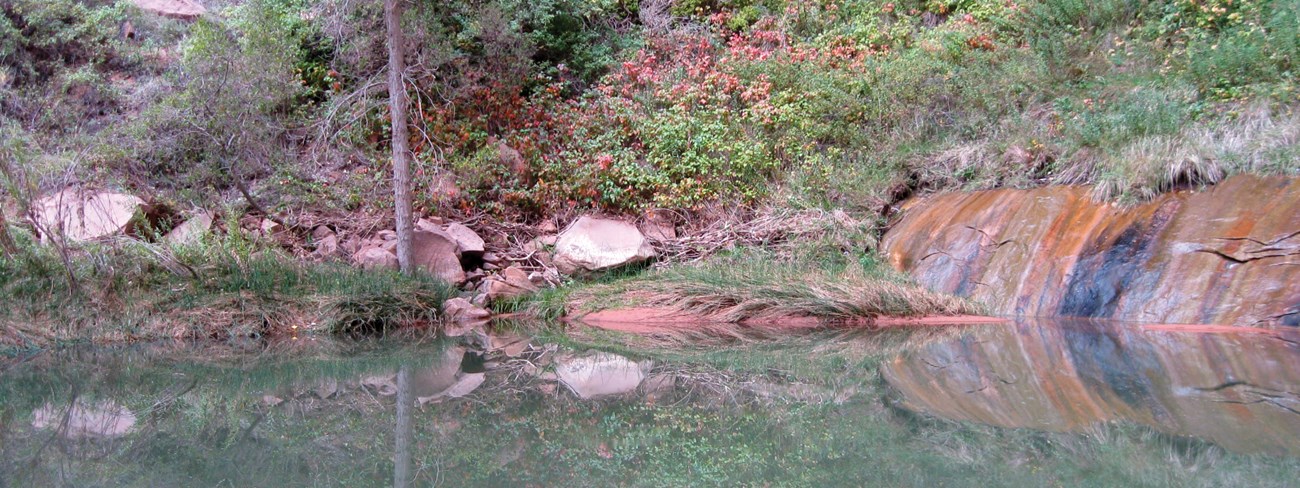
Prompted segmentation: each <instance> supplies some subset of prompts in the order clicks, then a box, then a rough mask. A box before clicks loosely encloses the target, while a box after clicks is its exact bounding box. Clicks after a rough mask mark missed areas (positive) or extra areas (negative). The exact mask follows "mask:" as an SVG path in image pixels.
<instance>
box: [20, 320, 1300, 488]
mask: <svg viewBox="0 0 1300 488" xmlns="http://www.w3.org/2000/svg"><path fill="white" fill-rule="evenodd" d="M537 328H539V327H538V326H537V325H536V324H532V325H527V326H525V327H523V328H522V329H516V330H536V329H537ZM1298 341H1300V334H1295V333H1293V332H1291V331H1274V332H1271V333H1250V334H1243V333H1232V334H1224V333H1214V332H1205V331H1196V332H1188V331H1179V330H1167V329H1162V328H1144V327H1142V326H1137V325H1132V324H1117V323H1103V322H1090V321H1021V322H1018V323H1014V324H1005V325H996V326H958V327H946V328H927V329H921V330H915V331H898V330H894V331H874V332H872V331H853V330H820V331H804V332H800V333H797V334H792V335H783V336H775V337H774V336H771V335H767V336H764V337H758V336H757V335H755V336H753V337H746V336H745V334H738V335H735V336H731V337H728V338H727V339H716V340H708V339H703V340H701V339H700V338H691V339H689V340H686V339H683V338H681V337H677V338H673V337H662V338H655V339H653V340H650V339H629V338H627V337H619V336H611V335H606V334H602V333H599V332H596V331H589V330H585V329H572V328H571V329H570V330H569V331H568V332H566V333H565V334H563V335H560V334H541V335H522V334H520V333H517V332H502V331H498V332H493V333H478V334H471V335H469V336H466V337H461V338H456V339H424V340H410V339H408V340H403V341H379V342H338V341H326V340H324V339H311V338H307V337H303V338H297V339H286V340H278V341H272V342H249V343H242V344H207V345H203V346H201V347H200V346H195V345H176V344H152V345H145V346H136V347H130V348H120V349H89V348H86V349H73V350H64V351H57V352H44V353H38V354H31V355H22V356H16V357H6V358H0V368H3V369H2V370H0V487H9V486H14V487H19V486H21V487H26V486H393V485H402V484H405V485H409V486H980V487H988V486H1035V487H1036V486H1300V485H1298V484H1297V483H1300V481H1298V480H1300V343H1298ZM686 343H690V344H692V345H691V346H686V345H684V344H686Z"/></svg>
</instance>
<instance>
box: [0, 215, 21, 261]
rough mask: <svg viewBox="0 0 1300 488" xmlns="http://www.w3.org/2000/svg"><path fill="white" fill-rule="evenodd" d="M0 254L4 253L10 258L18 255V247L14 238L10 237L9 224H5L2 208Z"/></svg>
mask: <svg viewBox="0 0 1300 488" xmlns="http://www.w3.org/2000/svg"><path fill="white" fill-rule="evenodd" d="M0 253H4V255H5V257H9V258H12V257H15V256H17V255H18V245H17V244H14V240H13V238H12V237H10V236H9V223H8V222H5V211H4V209H3V208H0Z"/></svg>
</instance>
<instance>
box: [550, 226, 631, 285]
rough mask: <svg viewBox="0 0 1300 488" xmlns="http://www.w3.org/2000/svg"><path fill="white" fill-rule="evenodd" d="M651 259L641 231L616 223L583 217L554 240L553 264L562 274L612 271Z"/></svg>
mask: <svg viewBox="0 0 1300 488" xmlns="http://www.w3.org/2000/svg"><path fill="white" fill-rule="evenodd" d="M654 256H655V250H654V246H652V245H650V241H649V240H648V239H646V238H645V236H644V235H642V234H641V231H640V230H637V228H636V226H635V225H632V224H629V223H627V222H623V221H619V220H610V219H598V218H594V217H588V216H584V217H581V218H579V219H578V220H577V221H575V222H574V223H572V224H570V225H569V227H568V228H567V229H564V232H562V233H560V236H559V238H557V239H556V241H555V265H556V267H558V268H559V269H560V271H561V272H563V273H565V274H575V273H580V272H584V271H587V272H589V271H603V270H608V269H614V268H618V267H621V266H626V265H629V264H636V263H640V262H643V261H645V260H647V259H650V258H652V257H654Z"/></svg>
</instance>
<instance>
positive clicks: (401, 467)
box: [393, 365, 415, 488]
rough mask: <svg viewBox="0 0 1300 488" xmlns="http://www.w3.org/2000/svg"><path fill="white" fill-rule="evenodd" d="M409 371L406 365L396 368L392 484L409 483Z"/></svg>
mask: <svg viewBox="0 0 1300 488" xmlns="http://www.w3.org/2000/svg"><path fill="white" fill-rule="evenodd" d="M414 401H415V399H414V398H412V397H411V371H410V369H409V368H408V367H407V366H406V365H402V367H401V368H399V369H398V370H397V427H396V431H395V432H394V433H393V438H394V439H395V441H394V444H395V446H394V447H393V486H394V487H396V488H407V487H409V486H412V484H411V434H412V432H411V404H412V403H414Z"/></svg>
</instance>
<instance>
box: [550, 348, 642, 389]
mask: <svg viewBox="0 0 1300 488" xmlns="http://www.w3.org/2000/svg"><path fill="white" fill-rule="evenodd" d="M555 373H556V375H557V376H558V377H559V379H560V382H561V383H564V386H567V387H569V389H570V390H573V393H574V394H576V395H578V397H579V398H582V399H584V400H586V399H589V398H595V397H599V396H604V395H617V394H621V393H627V392H630V391H633V390H636V388H637V386H639V385H641V380H642V379H644V375H643V373H642V372H641V367H640V366H638V365H637V363H636V362H635V361H632V360H630V359H628V358H625V357H623V356H619V355H617V354H610V353H605V352H599V353H595V354H591V355H588V356H580V357H575V356H560V357H557V358H556V359H555Z"/></svg>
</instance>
